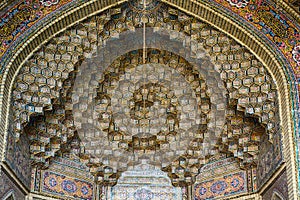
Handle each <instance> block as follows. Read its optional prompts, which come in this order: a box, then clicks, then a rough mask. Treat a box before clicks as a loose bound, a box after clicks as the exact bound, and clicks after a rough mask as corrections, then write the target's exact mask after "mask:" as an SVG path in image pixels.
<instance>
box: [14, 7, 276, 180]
mask: <svg viewBox="0 0 300 200" xmlns="http://www.w3.org/2000/svg"><path fill="white" fill-rule="evenodd" d="M148 6H149V7H147V8H149V9H148V10H146V11H145V12H143V14H140V9H141V8H140V5H139V4H138V1H132V2H130V5H129V6H127V4H124V5H120V7H117V8H112V9H109V10H107V11H105V12H103V13H101V14H99V15H97V16H94V17H91V18H89V19H87V20H85V21H84V22H81V23H79V24H77V25H76V26H74V27H72V28H70V29H68V30H66V31H64V32H63V33H61V34H60V35H59V36H57V37H55V38H53V39H52V40H51V41H50V42H49V43H48V44H45V45H44V46H43V47H41V49H40V50H39V51H38V52H36V53H34V55H33V56H32V58H31V59H29V60H28V61H27V62H26V63H25V64H24V66H23V67H22V69H21V70H20V73H19V75H18V76H17V79H16V82H15V84H14V90H13V106H12V107H13V114H14V115H13V117H14V122H13V127H14V132H15V133H16V136H17V139H18V136H19V135H20V134H23V132H24V131H25V132H26V133H27V134H28V135H29V138H30V141H31V147H30V150H31V157H32V160H33V162H32V163H33V164H39V165H41V166H47V165H48V164H49V161H50V159H51V158H53V157H55V156H57V155H63V154H66V153H70V151H71V153H73V154H75V155H77V156H78V157H79V158H80V159H81V161H83V162H84V163H86V164H87V165H88V166H89V167H90V170H91V172H92V173H93V174H94V175H96V176H97V177H99V178H98V181H104V182H108V183H115V181H116V179H117V178H118V177H119V175H120V172H122V171H124V170H126V169H127V168H128V166H130V165H135V164H137V163H139V162H140V160H141V159H142V160H143V159H146V160H147V159H148V160H149V162H150V161H151V163H152V164H154V165H160V167H161V168H163V170H165V171H167V172H168V174H169V177H170V178H171V180H172V182H173V184H174V185H180V184H189V183H191V182H193V181H194V179H195V176H196V175H197V174H198V169H199V168H200V167H201V166H202V165H203V164H205V163H207V162H208V161H209V158H210V157H211V156H212V155H214V154H218V153H219V154H225V155H228V156H229V155H230V156H234V157H235V158H236V159H237V160H238V161H239V163H240V166H241V167H251V166H256V165H257V159H258V153H259V142H260V140H261V137H262V135H263V134H267V135H268V137H269V141H270V142H272V137H273V135H274V134H276V133H277V132H278V131H280V128H279V125H278V124H277V123H275V122H278V121H279V120H278V108H277V107H278V106H277V100H276V87H275V84H274V82H273V81H272V79H271V77H270V75H269V74H268V73H267V71H266V70H265V68H264V67H263V65H262V64H261V63H260V62H259V61H258V60H257V59H255V57H254V56H253V55H251V53H250V52H249V51H247V50H246V49H245V48H244V47H242V46H241V45H239V44H237V43H236V42H235V41H233V40H232V39H230V38H229V37H227V36H225V35H224V34H222V33H221V32H219V31H217V30H215V29H214V28H212V27H211V26H210V25H207V24H205V23H203V22H201V21H199V20H196V19H195V18H193V17H190V16H188V15H186V14H184V13H181V12H180V11H178V10H176V9H173V8H171V7H168V6H166V5H164V4H162V3H159V4H158V3H157V2H153V4H149V5H148ZM141 22H144V23H145V24H146V27H147V28H152V29H151V30H152V31H154V32H155V33H157V34H161V35H163V36H162V38H167V39H168V40H170V41H176V44H179V43H180V44H181V46H182V49H179V50H178V52H176V53H174V52H171V51H167V50H163V49H167V48H166V47H165V46H164V45H165V43H161V44H160V45H161V46H159V45H157V44H156V46H155V48H154V47H152V48H147V51H146V53H147V59H146V63H144V62H143V59H142V58H143V51H142V50H141V49H140V48H137V49H130V50H128V51H127V52H125V53H122V54H121V55H118V56H115V57H114V56H112V54H113V52H109V51H108V49H109V48H107V46H108V44H109V43H110V41H112V43H113V42H114V44H116V46H115V47H114V48H115V49H119V46H117V45H118V41H120V43H119V45H120V44H123V43H122V41H121V39H122V33H124V32H129V33H130V34H133V35H134V33H137V35H138V31H139V28H140V27H141V26H142V24H141ZM152 39H153V38H152ZM157 41H158V40H157ZM138 42H139V41H138V39H137V38H134V37H132V43H138ZM148 42H150V43H151V42H152V43H155V41H154V39H153V41H151V38H149V41H148ZM152 43H151V44H152ZM158 43H159V42H158ZM172 44H173V43H172ZM174 44H175V43H174ZM121 46H122V45H121ZM110 47H112V46H110ZM124 48H125V47H124ZM99 49H100V50H99ZM99 51H100V52H102V51H103V52H106V53H108V54H104V55H106V56H107V57H111V59H112V60H111V61H110V62H109V65H107V66H106V65H105V64H103V63H102V62H101V59H100V57H101V55H102V54H101V55H98V54H99ZM187 52H188V53H187ZM110 54H111V55H110ZM108 55H109V56H108ZM116 55H117V54H116ZM192 60H197V62H193V61H192ZM198 61H199V62H198ZM86 66H87V67H86ZM89 67H90V68H89ZM85 70H86V71H85ZM87 75H90V77H91V78H90V80H88V81H87V80H86V79H85V76H87ZM217 76H218V77H217ZM211 77H213V78H211ZM218 78H219V80H220V81H217V80H218ZM219 91H222V92H219ZM224 93H226V94H225V95H224ZM208 141H210V142H208ZM180 142H181V143H180ZM186 144H188V145H186ZM99 146H101V147H103V148H99ZM186 146H188V148H186V149H185V148H183V147H186ZM174 148H176V150H177V151H174ZM174 152H175V153H174ZM120 154H121V155H120ZM167 158H172V159H169V160H168V159H167Z"/></svg>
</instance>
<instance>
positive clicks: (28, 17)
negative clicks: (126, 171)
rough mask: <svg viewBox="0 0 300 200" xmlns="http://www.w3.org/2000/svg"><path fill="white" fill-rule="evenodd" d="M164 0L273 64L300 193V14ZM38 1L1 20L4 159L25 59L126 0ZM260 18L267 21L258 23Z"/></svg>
mask: <svg viewBox="0 0 300 200" xmlns="http://www.w3.org/2000/svg"><path fill="white" fill-rule="evenodd" d="M161 1H162V2H165V3H167V4H169V5H171V6H176V7H177V8H178V9H180V10H182V11H184V12H186V13H188V14H190V15H193V16H195V17H196V18H199V19H200V20H203V21H205V22H207V23H209V24H211V25H213V26H214V27H215V28H217V29H219V30H221V31H222V32H224V33H225V34H227V35H229V36H231V37H232V38H234V39H235V40H236V41H238V42H239V43H240V44H242V45H244V46H245V47H247V48H248V49H249V50H250V51H251V52H252V53H253V54H255V55H256V56H257V58H258V59H259V60H260V61H261V62H262V63H263V64H264V65H265V67H266V68H267V69H268V70H269V72H270V74H271V76H272V77H273V79H274V80H275V82H276V84H277V87H278V91H279V101H280V102H279V103H280V118H281V126H282V131H283V145H284V157H285V163H286V169H287V172H288V173H287V176H288V187H289V199H297V197H298V193H299V185H298V184H299V180H298V177H299V175H298V174H299V169H298V163H299V158H298V154H297V152H298V149H297V146H298V145H297V144H298V138H299V123H298V121H299V120H298V119H299V111H298V110H299V105H298V103H299V99H298V93H299V90H300V88H299V89H298V80H299V77H300V70H299V66H300V28H299V27H300V24H299V21H300V20H299V16H297V14H296V13H294V11H293V10H292V9H291V8H290V7H288V6H287V5H286V4H285V3H284V2H283V1H276V0H274V1H267V0H266V1H255V0H252V1H251V2H249V1H248V3H249V4H245V5H237V4H233V3H232V2H231V1H229V0H228V1H221V0H215V1H206V0H201V1H200V0H161ZM34 2H35V1H34ZM34 2H33V1H27V2H20V3H17V4H16V5H14V6H13V7H11V8H10V9H9V10H8V11H7V12H6V13H5V14H4V16H2V20H1V21H0V27H1V29H0V43H1V45H0V56H1V60H0V63H1V70H0V79H1V88H0V112H1V119H0V152H1V153H0V157H1V159H2V160H3V155H4V151H5V148H3V147H5V145H6V132H7V128H8V115H9V112H8V111H9V108H10V96H11V90H12V85H13V82H14V79H15V77H16V75H17V74H18V71H19V69H20V68H21V67H22V64H23V63H24V62H25V60H26V59H28V58H29V57H30V56H31V55H32V53H33V52H34V51H35V50H36V49H38V48H39V47H40V46H41V45H42V44H43V43H45V42H47V41H49V39H50V38H52V37H54V36H55V35H57V34H58V33H59V32H61V31H63V30H64V29H66V28H67V27H70V26H72V25H73V24H75V23H76V22H78V21H82V20H84V19H86V18H87V17H89V16H92V15H95V14H97V13H99V12H102V11H103V10H106V9H108V8H110V7H113V6H115V5H118V4H121V3H123V2H125V0H120V1H118V0H106V1H103V0H90V1H86V2H82V1H80V2H79V1H71V0H60V1H58V3H57V4H50V5H46V4H36V3H34ZM241 2H243V1H241ZM245 2H247V1H245ZM18 12H27V14H25V15H24V18H22V19H21V18H18V17H15V16H16V15H15V13H18ZM261 13H264V14H263V15H269V16H270V17H272V16H273V18H274V20H267V18H264V17H263V15H262V14H261ZM257 20H261V21H263V22H264V23H258V22H257ZM22 22H25V23H22ZM280 23H281V24H280ZM12 24H14V26H12ZM263 24H264V25H263ZM12 27H13V28H12ZM282 27H283V28H282Z"/></svg>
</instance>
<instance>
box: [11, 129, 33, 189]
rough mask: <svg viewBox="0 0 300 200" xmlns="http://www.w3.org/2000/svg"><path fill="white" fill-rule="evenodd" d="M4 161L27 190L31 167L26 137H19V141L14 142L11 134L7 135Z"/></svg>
mask: <svg viewBox="0 0 300 200" xmlns="http://www.w3.org/2000/svg"><path fill="white" fill-rule="evenodd" d="M5 161H6V163H7V164H8V165H9V166H10V168H11V169H12V170H13V172H14V173H15V174H16V176H17V177H18V178H19V180H20V181H21V182H22V183H23V184H24V185H25V186H26V187H27V188H28V189H29V188H30V184H31V182H30V178H31V165H30V153H29V139H28V138H27V135H25V134H23V135H21V137H20V141H19V142H16V141H15V137H14V136H13V134H12V133H11V132H9V133H8V141H7V149H6V155H5Z"/></svg>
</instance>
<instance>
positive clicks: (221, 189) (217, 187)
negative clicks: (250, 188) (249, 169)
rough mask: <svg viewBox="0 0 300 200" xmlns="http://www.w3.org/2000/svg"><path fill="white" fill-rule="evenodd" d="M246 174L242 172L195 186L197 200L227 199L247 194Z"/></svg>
mask: <svg viewBox="0 0 300 200" xmlns="http://www.w3.org/2000/svg"><path fill="white" fill-rule="evenodd" d="M246 177H247V176H246V172H244V171H241V172H237V173H233V174H229V175H226V176H223V177H221V178H218V179H213V180H208V181H204V182H201V183H196V184H195V200H200V199H201V200H203V199H212V198H216V197H227V196H231V195H236V194H240V193H244V192H247V180H246Z"/></svg>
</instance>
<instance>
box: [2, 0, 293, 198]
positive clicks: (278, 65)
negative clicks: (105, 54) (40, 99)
mask: <svg viewBox="0 0 300 200" xmlns="http://www.w3.org/2000/svg"><path fill="white" fill-rule="evenodd" d="M122 2H123V1H104V2H103V1H100V0H99V1H90V2H87V3H85V4H83V5H82V6H81V7H79V8H78V9H74V10H71V11H69V12H67V13H66V14H65V15H64V16H62V17H60V18H59V19H56V20H55V21H53V22H52V23H50V24H48V25H47V26H46V27H45V28H44V29H42V30H41V31H40V32H39V33H38V34H36V35H34V36H33V37H31V38H30V39H28V41H27V42H26V43H25V45H24V46H23V47H22V48H21V49H20V50H19V51H18V52H17V54H15V56H14V57H13V58H12V59H11V61H10V62H9V64H8V65H7V69H6V71H5V73H4V76H3V79H2V85H1V108H0V111H1V125H0V132H1V133H2V134H3V135H0V137H2V138H0V139H1V140H2V141H3V142H4V143H3V144H2V145H1V148H2V149H1V153H2V155H1V157H3V152H4V148H3V147H4V146H5V141H6V135H5V134H6V132H7V130H8V110H9V107H10V99H11V90H12V86H13V82H14V79H15V77H16V75H17V74H18V71H19V70H20V68H21V66H22V64H23V63H24V61H25V60H27V59H28V58H29V57H30V55H31V53H30V52H33V51H34V50H35V49H37V48H38V47H39V45H41V44H42V43H45V42H46V41H48V39H47V38H51V37H53V36H54V35H56V34H57V33H59V32H60V31H62V30H64V29H65V28H67V27H69V26H72V25H73V24H74V23H75V22H77V21H81V20H83V19H85V18H86V17H88V16H90V15H94V14H96V13H99V12H101V11H103V10H105V9H107V8H109V7H112V6H114V5H117V4H119V3H122ZM163 2H165V3H167V4H170V5H173V6H176V7H177V8H179V9H181V10H182V11H184V12H186V13H189V14H191V15H193V16H195V17H197V18H199V19H201V20H203V21H206V22H208V23H210V24H212V25H213V26H215V27H216V28H217V29H219V30H221V31H223V32H224V33H226V34H228V35H230V36H231V37H233V38H234V39H235V40H237V41H238V42H239V43H241V44H243V45H245V46H246V47H247V48H248V49H249V50H250V51H251V52H252V53H254V54H255V55H256V56H257V58H258V59H260V61H261V62H262V63H263V64H264V65H265V67H266V68H267V69H269V72H270V74H271V76H272V77H273V79H274V80H276V83H277V87H278V91H279V101H280V102H279V104H280V118H281V123H282V124H281V125H282V132H283V144H284V154H285V160H286V163H287V170H288V182H289V199H296V198H297V191H298V189H297V182H298V180H297V177H296V176H295V175H296V174H297V169H296V154H295V146H294V135H293V134H294V131H293V129H294V126H295V124H294V122H293V120H292V116H291V115H292V113H293V109H294V108H293V105H292V98H293V96H292V94H291V93H290V90H292V89H293V85H292V84H293V83H289V81H288V78H291V77H289V75H288V74H287V73H286V72H285V71H284V69H283V68H282V66H283V65H289V63H288V62H286V61H283V60H281V59H280V55H278V53H276V52H275V51H272V49H269V46H268V45H267V44H266V43H265V42H264V40H263V39H262V38H260V37H259V36H258V34H256V35H255V34H253V32H250V31H249V30H246V29H244V28H243V27H242V26H241V25H239V24H237V23H236V22H234V21H233V20H232V19H229V18H227V17H226V16H225V14H224V13H222V11H221V10H217V9H215V10H214V9H212V8H210V7H209V6H208V5H206V3H205V2H200V1H199V2H198V1H179V0H177V1H176V0H172V1H171V0H170V1H168V0H163ZM273 50H274V49H273ZM291 79H292V78H291ZM289 84H291V86H290V85H289Z"/></svg>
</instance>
